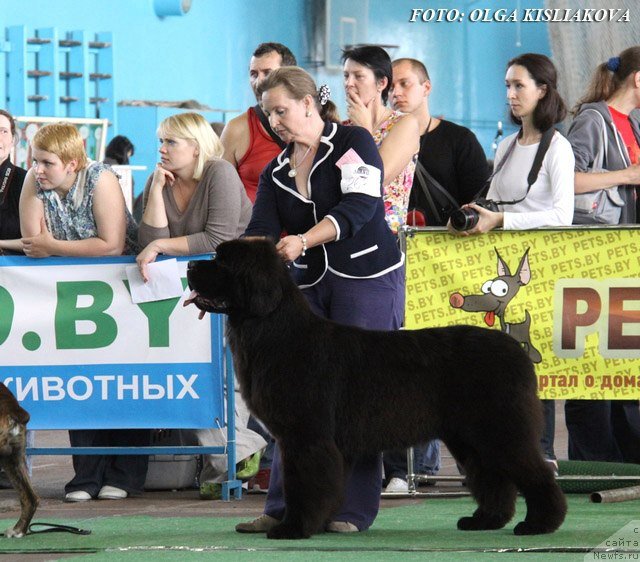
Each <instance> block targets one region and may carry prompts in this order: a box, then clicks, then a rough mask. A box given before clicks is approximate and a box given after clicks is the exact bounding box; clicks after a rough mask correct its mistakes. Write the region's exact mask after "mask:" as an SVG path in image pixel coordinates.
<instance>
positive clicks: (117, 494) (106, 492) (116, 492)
mask: <svg viewBox="0 0 640 562" xmlns="http://www.w3.org/2000/svg"><path fill="white" fill-rule="evenodd" d="M128 495H129V494H128V493H127V492H126V491H125V490H121V489H120V488H116V487H115V486H102V488H100V492H99V493H98V499H99V500H123V499H125V498H126V497H127V496H128Z"/></svg>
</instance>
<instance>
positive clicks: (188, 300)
mask: <svg viewBox="0 0 640 562" xmlns="http://www.w3.org/2000/svg"><path fill="white" fill-rule="evenodd" d="M197 296H198V292H197V291H191V293H190V294H189V296H188V297H187V298H186V299H184V303H182V306H189V305H190V304H191V303H193V301H195V300H196V297H197Z"/></svg>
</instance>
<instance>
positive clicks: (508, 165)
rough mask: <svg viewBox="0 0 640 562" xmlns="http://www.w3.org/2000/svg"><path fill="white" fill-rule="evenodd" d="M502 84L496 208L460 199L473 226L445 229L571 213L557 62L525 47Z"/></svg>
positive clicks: (556, 222)
mask: <svg viewBox="0 0 640 562" xmlns="http://www.w3.org/2000/svg"><path fill="white" fill-rule="evenodd" d="M505 84H506V87H507V100H508V102H509V109H510V112H509V113H510V118H511V121H512V122H513V123H515V124H516V125H520V130H519V131H518V132H517V133H513V134H512V135H509V136H508V137H506V138H505V139H504V140H503V141H502V142H501V143H500V145H499V146H498V150H497V151H496V157H495V161H494V172H493V175H492V176H491V178H490V180H491V185H490V187H489V191H488V193H487V198H488V199H490V200H493V201H498V202H501V204H499V205H498V209H499V210H498V211H491V210H489V209H485V208H484V207H480V206H479V205H476V204H475V203H470V204H468V205H465V206H464V207H469V208H471V209H474V210H475V211H476V212H477V213H478V222H477V223H476V225H475V226H474V227H473V228H470V229H469V230H463V231H460V230H455V229H453V227H452V226H451V220H450V221H449V224H448V227H449V230H450V231H451V232H453V233H455V234H458V235H461V236H469V235H471V234H482V233H485V232H488V231H490V230H492V229H494V228H496V227H502V228H504V229H505V230H526V229H533V228H538V227H541V226H568V225H570V224H571V221H572V219H573V180H574V174H573V164H574V158H573V151H572V150H571V145H570V144H569V141H567V139H565V138H564V137H563V136H562V135H561V134H560V133H558V132H557V131H553V126H554V125H555V124H556V123H559V122H560V121H562V120H563V119H564V118H565V116H566V114H567V108H566V106H565V103H564V101H563V100H562V97H561V96H560V94H559V93H558V73H557V70H556V67H555V66H554V64H553V62H551V60H550V59H549V57H546V56H545V55H540V54H537V53H526V54H524V55H520V56H518V57H516V58H514V59H511V60H510V61H509V62H508V63H507V73H506V76H505ZM545 133H547V134H551V135H552V136H551V139H550V142H549V146H548V148H547V150H546V152H545V153H544V158H543V160H542V164H541V166H540V170H539V172H538V176H537V178H536V180H535V181H534V182H533V183H532V184H531V185H529V182H528V175H529V171H530V170H531V169H532V167H533V165H534V161H535V159H536V155H537V153H538V149H539V147H540V145H541V143H542V141H543V137H544V135H545ZM544 140H549V139H548V138H545V139H544ZM502 202H504V203H502ZM543 404H544V412H545V428H544V434H543V437H542V442H541V447H542V452H543V454H544V456H545V458H546V460H548V461H549V462H550V463H552V464H553V465H554V466H557V464H556V461H555V458H556V457H555V453H554V450H553V441H554V433H555V402H554V401H553V400H543Z"/></svg>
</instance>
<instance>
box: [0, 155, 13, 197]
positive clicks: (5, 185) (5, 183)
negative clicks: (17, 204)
mask: <svg viewBox="0 0 640 562" xmlns="http://www.w3.org/2000/svg"><path fill="white" fill-rule="evenodd" d="M15 171H16V167H15V166H14V165H13V164H12V163H11V162H7V167H6V168H5V170H4V177H2V178H0V181H1V182H2V183H0V204H2V205H4V202H5V201H6V199H7V197H8V196H9V188H10V187H11V178H12V177H13V173H14V172H15Z"/></svg>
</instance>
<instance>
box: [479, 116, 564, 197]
mask: <svg viewBox="0 0 640 562" xmlns="http://www.w3.org/2000/svg"><path fill="white" fill-rule="evenodd" d="M555 132H556V130H555V128H553V127H551V128H550V129H547V130H546V131H545V132H544V133H542V138H541V139H540V144H539V145H538V150H537V151H536V155H535V157H534V159H533V164H532V165H531V170H529V175H528V176H527V190H526V191H525V193H524V195H523V196H522V197H521V198H520V199H513V200H512V201H495V203H496V204H497V205H515V204H516V203H521V202H522V201H524V200H525V199H526V197H527V195H529V191H530V190H531V186H532V185H533V184H534V183H536V180H537V179H538V174H539V173H540V168H542V161H543V160H544V157H545V155H546V154H547V150H549V146H550V145H551V140H552V139H553V135H554V134H555ZM519 138H522V129H520V131H519V132H518V134H517V135H516V137H515V138H514V139H513V142H512V143H511V145H510V146H509V148H508V149H507V153H506V154H505V155H504V158H502V160H500V162H499V163H498V165H497V166H496V169H495V170H494V172H493V174H491V175H490V176H489V179H487V181H486V183H485V185H484V186H483V187H482V189H481V190H480V191H479V192H478V193H477V194H476V195H475V197H474V199H477V198H478V197H481V196H482V194H483V193H486V191H488V190H489V187H490V186H491V180H493V178H494V177H495V176H496V175H497V174H498V173H499V172H500V170H502V168H503V167H504V165H505V164H506V162H507V160H508V159H509V157H510V156H511V154H513V151H514V150H515V147H516V143H517V142H518V139H519Z"/></svg>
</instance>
